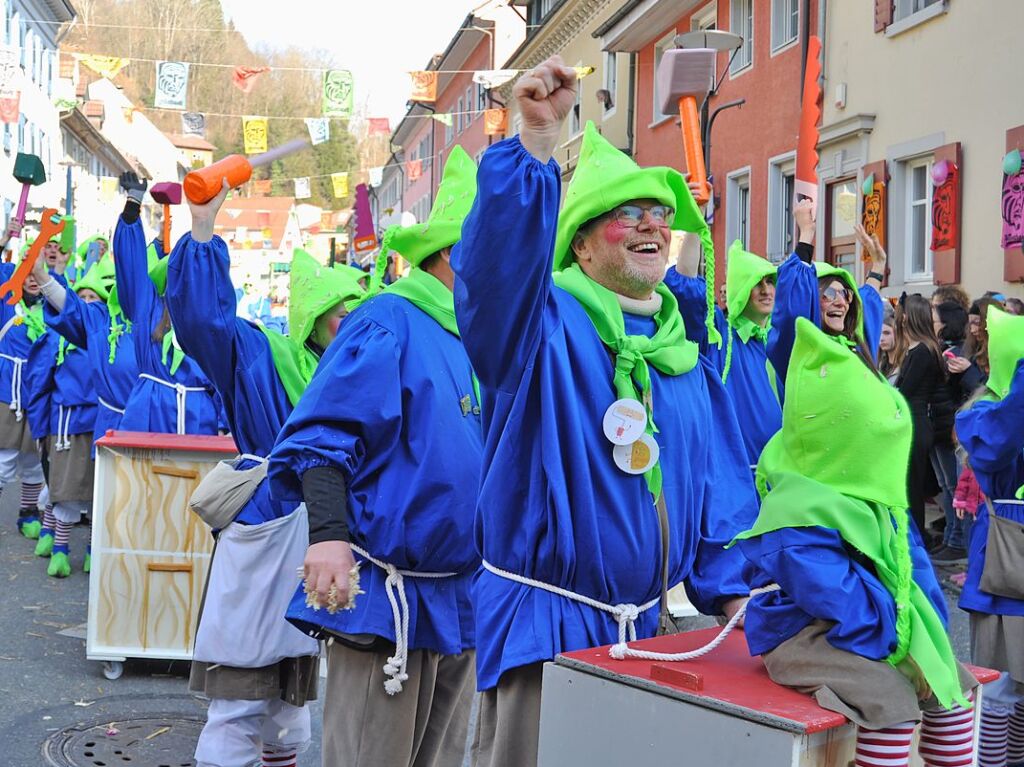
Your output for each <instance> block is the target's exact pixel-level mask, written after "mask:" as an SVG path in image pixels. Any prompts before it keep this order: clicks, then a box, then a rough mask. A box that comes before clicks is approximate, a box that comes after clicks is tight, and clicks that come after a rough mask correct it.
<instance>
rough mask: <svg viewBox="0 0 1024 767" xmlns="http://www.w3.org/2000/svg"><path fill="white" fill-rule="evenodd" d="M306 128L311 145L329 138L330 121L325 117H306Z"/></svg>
mask: <svg viewBox="0 0 1024 767" xmlns="http://www.w3.org/2000/svg"><path fill="white" fill-rule="evenodd" d="M306 130H308V131H309V143H310V144H312V145H313V146H316V145H317V144H323V143H325V142H327V141H330V140H331V121H330V120H328V119H327V118H326V117H307V118H306Z"/></svg>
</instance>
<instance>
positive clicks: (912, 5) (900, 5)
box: [895, 0, 943, 21]
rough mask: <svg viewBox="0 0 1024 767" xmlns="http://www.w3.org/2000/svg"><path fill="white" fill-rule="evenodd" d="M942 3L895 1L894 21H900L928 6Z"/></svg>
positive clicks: (914, 0) (920, 0)
mask: <svg viewBox="0 0 1024 767" xmlns="http://www.w3.org/2000/svg"><path fill="white" fill-rule="evenodd" d="M942 2H943V0H896V9H895V10H896V14H895V21H902V20H903V19H905V18H907V17H908V16H913V15H914V14H915V13H919V12H920V11H923V10H924V9H925V8H927V7H928V6H930V5H939V4H940V3H942Z"/></svg>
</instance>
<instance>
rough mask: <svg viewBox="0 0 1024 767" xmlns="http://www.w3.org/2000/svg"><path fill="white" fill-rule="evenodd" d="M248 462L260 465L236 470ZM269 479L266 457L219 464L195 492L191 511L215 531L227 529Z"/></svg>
mask: <svg viewBox="0 0 1024 767" xmlns="http://www.w3.org/2000/svg"><path fill="white" fill-rule="evenodd" d="M245 460H252V461H257V462H258V463H257V464H256V465H255V466H253V467H251V468H248V469H238V468H236V467H237V466H238V465H239V464H240V463H241V462H242V461H245ZM266 477H267V459H266V458H260V457H258V456H255V455H241V456H239V457H238V458H232V459H231V460H230V461H219V462H218V463H217V465H216V466H214V467H213V468H212V469H211V470H210V472H209V473H208V474H207V475H206V476H205V477H203V481H202V482H200V483H199V486H198V487H197V488H196V489H195V491H194V492H193V493H192V497H191V498H190V499H189V502H188V505H189V508H190V509H192V511H194V512H195V513H196V514H198V515H199V518H200V519H201V520H203V522H205V523H206V524H208V525H209V526H210V527H211V528H213V529H214V530H223V529H224V528H225V527H227V526H228V525H229V524H231V522H232V521H233V520H234V518H235V517H237V516H238V512H240V511H241V510H242V509H243V508H245V504H247V503H248V502H249V499H251V498H252V497H253V494H255V492H256V488H257V487H259V484H260V482H262V481H263V480H264V479H266Z"/></svg>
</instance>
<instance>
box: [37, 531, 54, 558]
mask: <svg viewBox="0 0 1024 767" xmlns="http://www.w3.org/2000/svg"><path fill="white" fill-rule="evenodd" d="M52 553H53V533H45V532H44V533H43V534H42V535H40V536H39V542H38V543H37V544H36V556H37V557H48V556H50V554H52Z"/></svg>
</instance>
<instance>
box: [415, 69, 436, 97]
mask: <svg viewBox="0 0 1024 767" xmlns="http://www.w3.org/2000/svg"><path fill="white" fill-rule="evenodd" d="M409 76H410V77H411V78H412V95H410V96H409V101H428V102H431V103H433V102H435V101H437V72H423V71H417V72H410V73H409Z"/></svg>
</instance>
